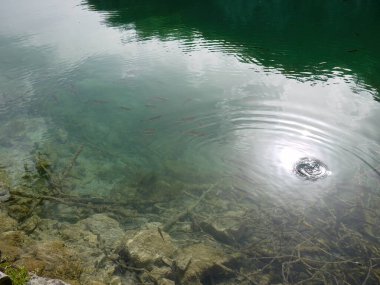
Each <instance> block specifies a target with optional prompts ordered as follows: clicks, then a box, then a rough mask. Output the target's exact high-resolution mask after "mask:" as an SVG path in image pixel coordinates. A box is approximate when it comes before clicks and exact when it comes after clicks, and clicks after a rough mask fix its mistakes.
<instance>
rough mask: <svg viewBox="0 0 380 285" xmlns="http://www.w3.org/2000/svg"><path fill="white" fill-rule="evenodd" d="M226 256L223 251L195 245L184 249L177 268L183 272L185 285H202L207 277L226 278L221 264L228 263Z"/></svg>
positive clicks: (178, 258) (208, 246)
mask: <svg viewBox="0 0 380 285" xmlns="http://www.w3.org/2000/svg"><path fill="white" fill-rule="evenodd" d="M227 261H228V259H227V257H226V254H225V252H224V251H222V250H221V249H219V248H217V247H214V246H211V245H206V244H202V243H199V244H194V245H191V246H189V247H186V248H184V249H183V251H182V252H181V254H180V255H179V256H178V257H177V266H178V267H179V268H180V269H181V270H182V272H183V277H182V278H181V279H182V280H181V281H182V283H184V284H202V279H203V278H205V277H207V276H214V277H215V276H216V277H218V276H225V275H226V274H227V275H228V274H229V272H225V270H223V268H222V266H220V265H221V264H223V263H225V262H227Z"/></svg>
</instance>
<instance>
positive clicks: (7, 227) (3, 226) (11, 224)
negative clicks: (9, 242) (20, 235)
mask: <svg viewBox="0 0 380 285" xmlns="http://www.w3.org/2000/svg"><path fill="white" fill-rule="evenodd" d="M0 221H1V222H0V233H3V232H7V231H12V230H15V229H16V228H17V221H16V220H15V219H12V218H11V217H9V216H8V215H7V214H5V213H3V212H0Z"/></svg>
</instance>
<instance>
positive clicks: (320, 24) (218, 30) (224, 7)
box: [88, 0, 380, 90]
mask: <svg viewBox="0 0 380 285" xmlns="http://www.w3.org/2000/svg"><path fill="white" fill-rule="evenodd" d="M88 3H89V5H90V7H91V8H92V9H94V10H97V11H106V12H108V14H107V23H108V24H110V25H112V26H121V27H125V28H128V24H132V25H133V27H135V29H136V30H137V33H138V35H139V37H140V38H141V39H147V38H151V37H153V36H157V37H159V38H160V39H162V40H165V39H166V40H170V39H172V38H175V39H182V40H184V41H186V42H188V44H189V45H190V46H191V41H192V40H194V38H196V37H197V33H199V34H200V35H201V36H202V37H204V38H205V39H207V40H208V45H209V46H208V48H210V49H212V46H213V45H215V46H217V47H220V48H222V49H224V50H225V51H226V52H230V53H232V54H235V55H236V56H237V57H238V58H239V59H240V60H241V61H243V62H260V64H263V65H264V66H265V67H268V68H271V67H275V68H278V69H279V70H281V71H282V72H283V73H285V74H287V75H288V76H291V77H295V78H298V79H306V80H307V79H311V80H313V79H322V80H323V79H324V78H326V77H329V76H333V75H334V74H335V73H336V72H340V71H342V72H343V73H345V74H346V73H348V74H355V75H357V76H358V78H359V79H360V80H361V81H362V82H363V83H364V84H366V85H368V86H370V88H374V89H375V90H378V89H379V84H380V83H379V81H378V76H377V75H376V74H377V72H378V71H377V70H378V67H379V62H380V57H379V53H378V50H379V49H380V39H379V37H377V36H375V35H376V34H377V31H378V28H379V27H380V16H379V13H380V4H379V3H378V1H246V0H239V1H225V0H214V1H160V2H157V1H137V2H136V1H96V0H95V1H88ZM190 49H191V47H190ZM336 69H338V71H336Z"/></svg>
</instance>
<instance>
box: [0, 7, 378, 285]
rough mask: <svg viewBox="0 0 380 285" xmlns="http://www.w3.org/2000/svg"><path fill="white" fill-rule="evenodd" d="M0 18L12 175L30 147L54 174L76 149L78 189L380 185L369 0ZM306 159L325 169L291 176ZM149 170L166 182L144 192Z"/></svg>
mask: <svg viewBox="0 0 380 285" xmlns="http://www.w3.org/2000/svg"><path fill="white" fill-rule="evenodd" d="M0 19H1V20H0V23H1V24H0V54H1V57H0V86H1V89H0V118H1V120H2V124H1V126H0V153H1V161H0V162H1V165H2V166H3V167H5V168H6V169H7V170H8V171H9V172H10V173H11V174H12V177H13V178H14V184H17V183H19V182H18V178H17V177H20V176H21V175H22V173H23V172H24V165H26V166H27V168H33V165H34V163H35V160H36V156H38V153H42V154H43V155H45V154H46V155H47V156H48V157H49V160H51V161H53V166H52V169H53V170H54V171H56V172H60V171H62V169H65V167H66V166H67V164H69V161H70V160H71V159H72V157H73V155H74V154H75V152H76V151H77V150H78V149H79V148H80V147H81V146H83V151H81V153H80V156H78V161H77V162H76V166H75V167H76V170H75V171H76V172H77V173H76V174H75V175H74V176H75V177H76V179H74V180H73V181H72V182H70V191H71V193H75V194H78V195H79V194H80V195H92V196H97V197H103V198H104V199H108V198H109V197H110V196H111V197H112V195H114V194H112V193H115V191H116V192H118V193H120V192H121V193H123V191H124V192H125V193H124V194H125V195H126V196H128V190H126V188H125V185H134V186H136V185H140V188H139V189H140V190H141V193H142V196H141V197H140V198H141V199H148V200H149V199H150V198H149V197H151V196H152V195H153V196H154V195H156V196H159V197H161V198H165V199H166V200H170V199H171V194H170V195H168V193H166V192H165V191H164V190H162V188H165V187H167V188H170V187H172V188H176V187H179V186H178V185H196V184H199V185H201V184H205V183H214V184H216V185H219V187H220V188H221V191H232V192H233V191H240V192H242V193H245V194H244V195H248V196H249V197H250V199H254V200H255V203H256V204H260V203H261V202H260V201H261V200H260V199H262V201H265V203H268V201H270V202H269V203H273V205H280V206H281V207H285V208H287V209H294V208H295V207H300V208H302V209H308V208H309V207H311V206H312V205H315V204H316V203H318V201H321V199H324V198H326V197H330V196H331V195H333V194H334V195H335V194H336V193H338V196H339V195H342V197H344V198H345V199H346V200H347V201H351V200H355V199H356V198H357V197H358V196H360V197H362V196H361V195H369V194H368V193H370V194H371V195H375V197H378V195H379V190H380V189H379V182H380V181H379V179H380V145H379V142H380V131H379V128H378V122H380V105H379V102H378V101H380V97H379V90H380V81H379V78H380V74H379V70H380V68H379V65H380V53H379V52H378V51H379V50H380V38H379V37H378V36H377V34H378V29H379V27H380V4H379V3H378V2H377V1H265V2H263V1H244V0H241V1H227V0H214V1H169V0H168V1H159V2H158V1H100V0H88V1H83V2H80V1H77V0H70V1H63V2H62V1H56V0H54V1H46V0H38V1H33V2H30V1H18V2H14V1H8V0H6V1H3V3H2V8H1V9H0ZM305 157H310V158H315V159H318V160H320V161H321V162H323V163H324V164H325V165H326V166H327V167H328V175H326V177H323V179H316V180H313V179H311V180H310V179H302V177H300V176H299V175H296V174H295V172H294V169H295V164H296V162H297V161H299V160H300V159H302V158H305ZM147 177H148V178H147ZM149 177H150V178H149ZM151 177H154V179H153V180H154V181H156V180H155V179H158V180H162V181H164V182H165V183H166V184H165V185H166V186H165V187H163V186H162V185H161V184H160V185H161V186H157V185H156V186H154V187H153V186H149V187H148V186H147V187H145V188H147V189H142V188H144V187H143V186H144V185H147V184H146V181H147V180H148V181H153V180H150V179H152V178H151ZM139 183H140V184H139ZM121 184H123V185H124V186H123V187H121V186H120V187H119V186H118V185H121ZM148 184H149V183H148ZM141 185H143V186H141ZM118 187H119V188H120V189H119V188H118ZM121 188H122V189H121ZM179 188H181V187H179ZM363 189H366V190H363ZM160 191H163V192H160ZM152 192H155V194H152ZM364 192H365V194H363V193H364ZM186 197H187V198H186ZM161 198H160V199H161ZM173 199H174V198H173ZM189 199H190V198H189V196H186V195H185V196H184V197H181V198H180V199H178V200H176V199H174V200H173V201H175V203H177V205H176V206H179V207H182V206H181V204H178V203H184V204H185V205H187V204H186V203H189ZM210 199H212V198H211V197H210ZM190 200H191V199H190ZM178 201H180V202H178ZM232 202H233V201H231V203H232ZM263 203H264V202H263ZM368 203H369V202H368ZM366 207H369V208H371V207H373V205H371V204H367V205H366ZM139 211H140V212H141V213H143V214H147V215H148V214H151V212H152V211H151V209H150V208H142V209H139ZM209 214H210V215H211V216H212V213H209ZM206 215H207V213H206ZM322 216H323V215H322V214H321V217H322ZM57 219H62V220H64V218H63V217H60V216H59V214H57ZM153 220H154V219H153ZM161 222H164V221H161ZM376 230H378V229H376ZM373 235H374V239H375V240H376V239H377V240H376V243H377V242H378V236H379V235H378V233H373ZM244 242H245V241H244V239H242V240H241V241H240V243H241V244H243V243H244ZM363 278H365V276H364V277H363ZM363 278H362V279H361V282H363V280H364V279H363ZM358 282H359V281H358ZM210 284H213V283H210ZM360 284H361V283H360Z"/></svg>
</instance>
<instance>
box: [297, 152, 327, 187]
mask: <svg viewBox="0 0 380 285" xmlns="http://www.w3.org/2000/svg"><path fill="white" fill-rule="evenodd" d="M293 172H294V173H295V174H296V175H297V176H298V177H300V178H302V179H305V180H312V181H315V180H318V179H321V178H324V177H326V176H327V175H329V173H330V171H329V170H328V168H327V165H326V164H324V163H323V162H322V161H320V160H319V159H315V158H312V157H303V158H301V159H300V160H299V161H297V162H296V164H295V165H294V169H293Z"/></svg>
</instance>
